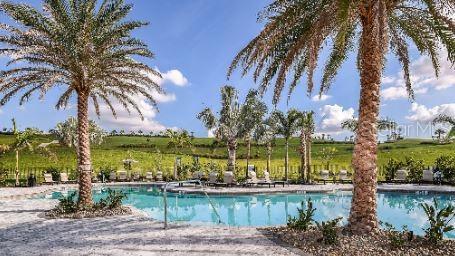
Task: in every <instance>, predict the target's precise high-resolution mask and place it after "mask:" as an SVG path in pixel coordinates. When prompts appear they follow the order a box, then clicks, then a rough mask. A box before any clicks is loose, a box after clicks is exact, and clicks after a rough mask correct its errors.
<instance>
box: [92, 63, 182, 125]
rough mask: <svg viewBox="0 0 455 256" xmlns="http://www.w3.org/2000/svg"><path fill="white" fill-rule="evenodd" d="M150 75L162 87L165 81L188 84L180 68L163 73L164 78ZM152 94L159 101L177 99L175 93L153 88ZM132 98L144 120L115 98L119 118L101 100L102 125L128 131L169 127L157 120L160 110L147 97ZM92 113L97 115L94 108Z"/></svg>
mask: <svg viewBox="0 0 455 256" xmlns="http://www.w3.org/2000/svg"><path fill="white" fill-rule="evenodd" d="M150 76H151V78H152V79H153V80H155V81H156V83H157V84H158V85H159V86H161V87H163V86H164V84H165V83H166V84H167V83H169V84H172V85H175V86H185V85H186V84H188V80H187V78H186V77H184V76H183V74H182V73H181V72H180V71H179V70H170V71H168V72H165V73H162V78H158V77H156V76H152V75H150ZM151 94H152V96H153V98H154V99H155V101H156V102H157V103H168V102H173V101H176V100H177V97H176V95H175V94H173V93H168V94H163V93H160V92H158V91H156V90H153V91H152V92H151ZM132 99H133V100H134V101H135V102H136V103H137V104H138V106H139V109H140V110H141V112H142V114H143V116H144V120H141V118H140V116H139V115H138V114H137V112H135V111H134V109H133V108H131V114H129V113H128V112H127V111H126V110H125V109H124V108H123V106H122V105H121V104H120V103H118V102H116V101H115V100H113V107H114V109H115V111H116V113H117V118H115V117H113V116H112V113H111V111H110V109H109V107H108V106H107V105H106V104H103V103H101V102H100V116H101V117H100V122H101V125H102V126H103V127H105V128H109V129H117V130H119V129H124V130H126V131H137V130H142V131H144V132H150V131H153V132H157V131H162V130H165V129H166V128H169V127H166V126H164V125H163V124H161V123H159V122H158V121H156V120H155V117H156V115H157V112H158V111H157V110H156V109H155V108H154V107H153V105H152V104H151V103H150V102H149V101H148V100H147V98H146V97H144V96H142V95H134V96H132ZM91 115H92V116H96V114H95V111H94V109H91ZM173 128H175V127H173Z"/></svg>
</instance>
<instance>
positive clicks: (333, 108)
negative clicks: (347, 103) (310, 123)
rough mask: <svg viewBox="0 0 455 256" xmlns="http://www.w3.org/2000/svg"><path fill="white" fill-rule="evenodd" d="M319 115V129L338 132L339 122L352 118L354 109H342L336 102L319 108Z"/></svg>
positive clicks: (340, 130) (339, 128)
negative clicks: (320, 118)
mask: <svg viewBox="0 0 455 256" xmlns="http://www.w3.org/2000/svg"><path fill="white" fill-rule="evenodd" d="M321 116H322V120H321V124H320V129H321V131H323V132H329V133H339V132H342V129H341V123H342V122H343V121H346V120H348V119H352V118H354V109H353V108H348V109H345V110H343V107H342V106H339V105H337V104H335V105H325V106H324V107H322V109H321Z"/></svg>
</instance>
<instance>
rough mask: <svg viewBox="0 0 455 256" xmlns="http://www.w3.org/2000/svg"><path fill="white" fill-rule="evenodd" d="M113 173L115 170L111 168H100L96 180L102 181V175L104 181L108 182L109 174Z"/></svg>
mask: <svg viewBox="0 0 455 256" xmlns="http://www.w3.org/2000/svg"><path fill="white" fill-rule="evenodd" d="M113 171H115V169H114V168H112V167H103V168H100V172H99V173H98V179H99V180H101V181H102V180H103V175H104V179H105V180H109V176H110V174H111V172H113Z"/></svg>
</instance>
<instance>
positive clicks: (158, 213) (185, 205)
mask: <svg viewBox="0 0 455 256" xmlns="http://www.w3.org/2000/svg"><path fill="white" fill-rule="evenodd" d="M115 189H116V190H122V191H124V192H125V193H127V194H128V198H127V199H126V200H125V201H124V203H125V204H129V205H132V206H134V207H136V208H138V209H140V210H142V211H144V212H145V213H147V214H148V215H149V216H150V217H151V218H154V219H157V220H163V219H164V212H163V195H162V193H161V192H160V190H159V189H157V188H154V187H149V188H146V187H122V188H119V187H116V188H115ZM65 194H66V193H65ZM106 194H107V192H106V189H98V190H94V199H95V201H97V200H99V199H100V198H103V197H105V196H106ZM61 196H62V193H60V192H55V193H53V194H52V195H48V196H47V197H52V198H59V197H61ZM308 198H311V200H312V201H313V205H314V207H315V208H316V213H315V219H316V221H322V220H328V219H333V218H336V217H343V222H344V223H346V221H347V217H348V216H349V207H350V204H351V193H350V192H341V191H339V192H336V193H307V194H295V193H294V194H260V195H210V200H211V201H212V203H213V205H214V206H215V208H216V211H217V212H218V213H219V215H220V218H221V222H222V223H221V224H222V225H230V226H274V225H284V224H286V220H287V216H288V215H291V216H296V215H297V208H298V207H301V202H302V201H305V202H306V200H307V199H308ZM433 198H436V199H437V200H438V202H439V203H440V205H441V206H443V205H444V206H445V205H447V204H449V203H454V202H455V195H450V194H431V193H430V194H429V193H401V192H400V193H390V192H380V193H378V197H377V199H378V200H377V204H378V216H379V219H380V220H381V221H383V222H389V223H391V224H393V225H394V226H395V227H396V228H397V229H401V227H402V226H403V225H407V226H408V228H409V229H410V230H412V231H414V232H415V233H416V234H420V235H422V234H423V231H422V228H424V227H426V226H427V218H426V216H425V213H424V212H423V210H422V209H421V207H420V206H419V204H420V203H423V202H426V203H432V201H433ZM168 207H169V208H168V220H169V221H174V222H177V221H184V222H189V223H206V224H207V223H211V224H219V222H218V221H219V219H218V217H217V214H216V213H215V211H214V210H213V208H212V206H211V204H210V203H209V201H208V199H207V197H206V196H205V195H198V194H175V193H168ZM454 224H455V223H454ZM446 235H447V237H450V238H455V231H452V232H451V233H447V234H446Z"/></svg>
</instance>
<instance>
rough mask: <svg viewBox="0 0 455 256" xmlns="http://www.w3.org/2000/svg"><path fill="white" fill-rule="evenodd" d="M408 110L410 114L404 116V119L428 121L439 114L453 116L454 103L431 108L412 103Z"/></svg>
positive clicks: (454, 110) (454, 111)
mask: <svg viewBox="0 0 455 256" xmlns="http://www.w3.org/2000/svg"><path fill="white" fill-rule="evenodd" d="M410 112H411V114H410V115H408V116H406V119H408V120H410V121H414V122H422V123H428V122H431V121H433V119H434V118H435V117H437V116H438V115H440V114H445V115H449V116H455V103H450V104H442V105H439V106H435V107H432V108H428V107H426V106H425V105H420V104H418V103H412V106H411V110H410Z"/></svg>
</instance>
